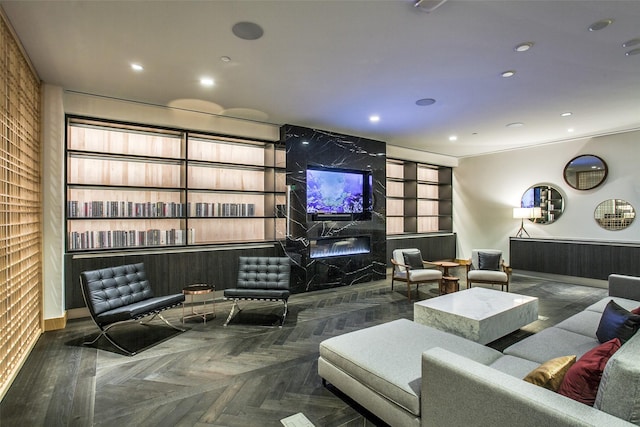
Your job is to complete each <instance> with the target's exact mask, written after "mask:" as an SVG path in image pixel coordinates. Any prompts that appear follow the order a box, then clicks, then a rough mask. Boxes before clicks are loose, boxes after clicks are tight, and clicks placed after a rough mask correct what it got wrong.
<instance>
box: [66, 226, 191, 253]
mask: <svg viewBox="0 0 640 427" xmlns="http://www.w3.org/2000/svg"><path fill="white" fill-rule="evenodd" d="M188 242H195V230H194V229H193V228H190V229H187V230H181V229H175V228H172V229H170V230H158V229H150V230H109V231H84V232H78V231H71V232H69V235H68V245H69V250H78V249H105V248H129V247H137V246H170V245H184V244H187V243H188Z"/></svg>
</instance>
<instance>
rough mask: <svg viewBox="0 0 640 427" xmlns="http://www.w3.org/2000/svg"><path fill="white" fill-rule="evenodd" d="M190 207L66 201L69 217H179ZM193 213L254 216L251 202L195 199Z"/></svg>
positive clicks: (185, 205) (219, 215)
mask: <svg viewBox="0 0 640 427" xmlns="http://www.w3.org/2000/svg"><path fill="white" fill-rule="evenodd" d="M185 207H186V211H189V212H190V211H191V203H186V204H185V203H175V202H146V203H135V202H123V201H117V202H112V201H103V200H101V201H92V202H78V201H76V200H71V201H69V202H68V204H67V217H68V218H182V217H184V215H185V212H186V211H185ZM194 207H195V215H194V216H196V217H243V216H255V214H256V205H255V204H254V203H202V202H199V203H194Z"/></svg>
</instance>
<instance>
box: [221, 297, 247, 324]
mask: <svg viewBox="0 0 640 427" xmlns="http://www.w3.org/2000/svg"><path fill="white" fill-rule="evenodd" d="M236 308H237V309H238V312H240V311H242V310H240V306H238V300H237V299H234V300H233V305H232V306H231V311H229V316H228V317H227V320H225V321H224V324H223V325H222V326H227V325H228V324H229V322H230V321H231V319H233V313H234V311H235V309H236Z"/></svg>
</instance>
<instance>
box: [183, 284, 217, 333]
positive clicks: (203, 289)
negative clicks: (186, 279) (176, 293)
mask: <svg viewBox="0 0 640 427" xmlns="http://www.w3.org/2000/svg"><path fill="white" fill-rule="evenodd" d="M215 290H216V287H215V286H213V285H205V284H196V285H189V286H185V287H184V288H182V293H183V294H184V295H185V301H184V302H183V303H182V323H183V324H184V321H185V319H190V318H192V317H200V318H202V320H203V321H204V323H207V316H210V315H213V317H216V306H215V304H214V291H215ZM208 294H211V295H208ZM189 295H190V296H191V303H190V305H191V313H190V314H187V315H185V314H184V306H185V305H186V302H187V301H186V299H187V298H186V297H187V296H189ZM196 295H205V297H204V298H203V300H202V308H201V311H199V310H198V309H197V308H196V306H195V303H194V301H193V300H194V297H195V296H196ZM207 296H209V297H207ZM209 303H210V304H211V307H210V308H209V309H208V307H207V306H208V305H209Z"/></svg>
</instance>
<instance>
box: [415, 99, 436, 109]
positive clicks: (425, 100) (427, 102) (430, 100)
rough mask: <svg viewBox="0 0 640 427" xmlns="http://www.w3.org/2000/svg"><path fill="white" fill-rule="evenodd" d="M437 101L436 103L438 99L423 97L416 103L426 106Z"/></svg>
mask: <svg viewBox="0 0 640 427" xmlns="http://www.w3.org/2000/svg"><path fill="white" fill-rule="evenodd" d="M435 103H436V100H435V99H433V98H422V99H418V100H417V101H416V105H419V106H420V107H426V106H428V105H433V104H435Z"/></svg>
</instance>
